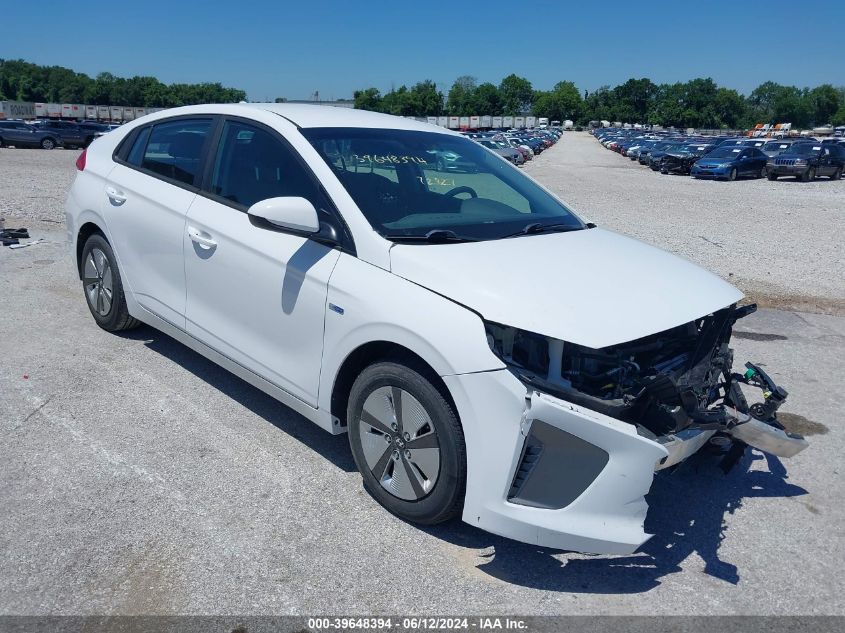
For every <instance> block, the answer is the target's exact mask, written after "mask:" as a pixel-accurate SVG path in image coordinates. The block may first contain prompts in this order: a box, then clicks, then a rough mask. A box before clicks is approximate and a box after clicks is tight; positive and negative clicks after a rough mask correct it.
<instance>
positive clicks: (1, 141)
mask: <svg viewBox="0 0 845 633" xmlns="http://www.w3.org/2000/svg"><path fill="white" fill-rule="evenodd" d="M0 147H3V139H2V138H0Z"/></svg>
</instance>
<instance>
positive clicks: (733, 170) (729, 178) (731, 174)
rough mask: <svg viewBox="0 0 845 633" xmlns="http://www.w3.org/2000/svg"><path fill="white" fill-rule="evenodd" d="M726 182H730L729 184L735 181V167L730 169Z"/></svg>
mask: <svg viewBox="0 0 845 633" xmlns="http://www.w3.org/2000/svg"><path fill="white" fill-rule="evenodd" d="M728 180H730V181H731V182H733V181H734V180H736V167H734V168H733V169H731V173H729V174H728Z"/></svg>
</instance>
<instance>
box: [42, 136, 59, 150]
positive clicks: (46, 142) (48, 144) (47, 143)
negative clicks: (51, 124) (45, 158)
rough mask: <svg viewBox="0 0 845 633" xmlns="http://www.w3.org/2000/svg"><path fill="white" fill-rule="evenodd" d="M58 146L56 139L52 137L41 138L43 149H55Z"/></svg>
mask: <svg viewBox="0 0 845 633" xmlns="http://www.w3.org/2000/svg"><path fill="white" fill-rule="evenodd" d="M55 147H56V141H54V140H53V139H51V138H43V139H41V149H54V148H55Z"/></svg>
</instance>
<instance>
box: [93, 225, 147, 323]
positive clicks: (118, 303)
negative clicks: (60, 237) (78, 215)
mask: <svg viewBox="0 0 845 633" xmlns="http://www.w3.org/2000/svg"><path fill="white" fill-rule="evenodd" d="M100 253H102V256H103V259H104V260H105V264H104V263H103V262H102V261H97V260H98V259H100ZM79 268H80V272H81V274H82V292H83V294H84V295H85V302H86V303H87V304H88V309H89V310H90V311H91V316H93V317H94V321H96V322H97V325H99V326H100V327H101V328H103V329H104V330H106V331H107V332H118V331H120V330H129V329H131V328H134V327H138V326H139V325H140V324H141V322H140V321H138V320H137V319H135V318H134V317H132V316H131V315H130V314H129V309H128V308H127V306H126V296H125V295H124V293H123V282H122V280H121V278H120V271H119V270H118V268H117V261H116V259H115V256H114V251H112V248H111V245H110V244H109V243H108V241H107V240H106V238H104V237H103V236H102V235H100V234H96V233H95V234H94V235H92V236H91V237H89V238H88V240H87V241H86V242H85V246H83V248H82V260H81V261H80V264H79ZM101 282H102V283H101ZM108 285H110V286H111V289H110V293H109V292H108V291H107V286H108ZM98 286H99V289H98ZM106 301H107V302H108V303H107V304H106Z"/></svg>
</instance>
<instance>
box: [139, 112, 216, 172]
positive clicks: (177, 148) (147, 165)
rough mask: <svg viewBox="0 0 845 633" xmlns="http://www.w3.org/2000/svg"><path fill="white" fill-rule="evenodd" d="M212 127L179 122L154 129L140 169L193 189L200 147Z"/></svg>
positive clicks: (204, 121)
mask: <svg viewBox="0 0 845 633" xmlns="http://www.w3.org/2000/svg"><path fill="white" fill-rule="evenodd" d="M211 126H212V121H211V119H178V120H176V121H166V122H164V123H159V124H158V125H155V126H153V128H152V131H151V132H150V134H149V139H148V140H147V143H146V147H145V149H144V155H143V159H142V160H141V168H142V169H146V170H149V171H151V172H153V173H154V174H158V175H160V176H163V177H164V178H167V179H169V180H175V181H176V182H180V183H184V184H186V185H193V184H194V181H195V179H196V177H197V175H198V174H199V172H200V169H201V166H202V155H203V147H204V146H205V143H206V140H207V139H208V136H209V133H210V132H211ZM139 140H140V136H139ZM133 150H134V147H133ZM130 162H131V161H130Z"/></svg>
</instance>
